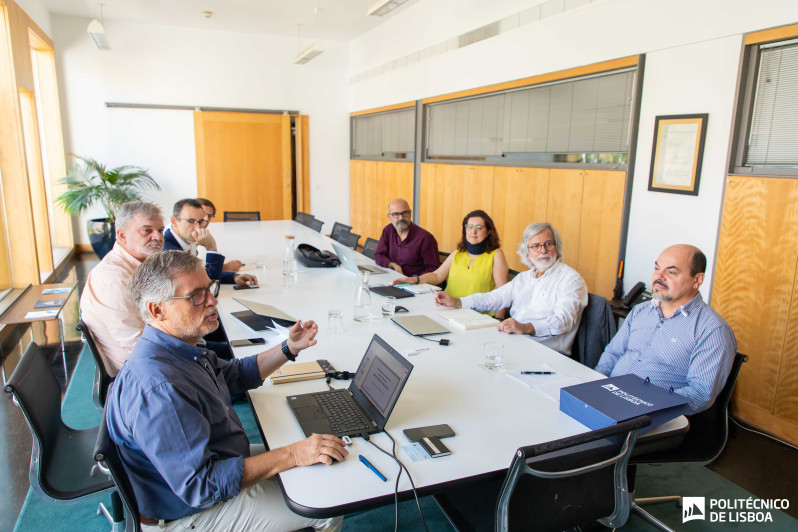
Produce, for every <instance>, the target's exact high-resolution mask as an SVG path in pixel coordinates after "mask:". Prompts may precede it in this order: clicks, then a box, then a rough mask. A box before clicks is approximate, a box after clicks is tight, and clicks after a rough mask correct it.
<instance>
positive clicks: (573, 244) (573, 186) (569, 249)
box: [546, 170, 585, 267]
mask: <svg viewBox="0 0 798 532" xmlns="http://www.w3.org/2000/svg"><path fill="white" fill-rule="evenodd" d="M584 173H585V172H584V170H551V171H550V172H549V201H548V210H547V216H548V220H546V221H547V222H549V223H550V224H551V225H553V226H554V228H555V229H556V230H557V232H558V233H560V238H562V242H563V244H562V247H563V260H564V261H565V263H566V264H569V265H571V267H575V266H576V264H577V257H578V254H579V232H580V231H581V230H582V225H581V216H582V214H581V213H582V188H583V182H584V175H583V174H584Z"/></svg>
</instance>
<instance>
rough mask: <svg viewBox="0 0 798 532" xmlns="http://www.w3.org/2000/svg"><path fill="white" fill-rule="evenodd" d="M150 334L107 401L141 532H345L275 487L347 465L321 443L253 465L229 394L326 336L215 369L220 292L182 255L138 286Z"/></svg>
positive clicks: (141, 272) (134, 281)
mask: <svg viewBox="0 0 798 532" xmlns="http://www.w3.org/2000/svg"><path fill="white" fill-rule="evenodd" d="M129 287H130V291H131V293H132V295H133V299H134V301H135V303H136V306H137V307H138V309H139V312H140V313H141V315H142V318H143V319H144V321H145V322H146V324H147V325H146V326H145V328H144V332H143V333H142V335H141V338H140V339H139V341H138V342H137V344H136V346H135V347H134V348H133V352H132V353H131V355H130V358H129V359H128V361H127V362H126V363H125V365H124V366H123V367H122V370H121V371H120V372H119V375H118V376H117V378H116V380H115V381H114V384H113V386H112V387H111V389H110V390H109V392H108V402H107V422H108V429H109V433H110V435H111V438H112V439H113V441H114V442H115V443H116V445H117V447H118V448H119V453H120V455H121V458H122V462H123V463H124V466H125V469H126V471H127V473H128V475H129V476H130V481H131V484H132V486H133V491H134V492H135V495H136V499H137V501H138V506H139V511H140V512H141V517H142V525H143V529H144V530H148V529H152V530H155V529H156V527H160V528H158V530H160V529H163V528H166V529H169V530H184V529H197V530H296V529H301V528H304V527H308V526H313V527H315V528H317V529H319V530H336V529H338V528H339V527H340V524H341V520H340V518H333V519H327V520H317V519H308V518H304V517H301V516H299V515H296V514H294V513H293V512H291V511H290V510H289V509H288V507H287V506H286V505H285V502H284V500H283V497H282V495H281V494H280V489H279V486H278V485H277V482H275V481H273V480H267V479H273V477H275V475H277V474H278V473H280V472H282V471H285V470H287V469H291V468H293V467H296V466H304V465H311V464H315V463H324V464H327V465H329V464H331V463H332V461H333V460H343V459H344V457H345V456H346V455H347V454H348V453H347V451H346V450H345V448H344V443H343V441H341V440H340V439H338V438H336V437H334V436H331V435H320V434H314V435H313V436H311V437H310V438H307V439H305V440H302V441H299V442H296V443H294V444H291V445H289V446H287V447H282V448H278V449H273V450H271V451H268V452H265V453H262V454H258V455H257V456H250V446H249V441H248V440H247V437H246V434H245V433H244V429H243V427H242V425H241V421H240V420H239V418H238V416H237V415H236V413H235V410H234V409H233V408H232V404H231V403H230V394H231V393H232V394H237V393H241V392H244V391H246V390H250V389H253V388H257V387H258V386H260V385H261V384H262V383H263V380H264V379H265V378H266V377H267V376H268V375H269V374H270V373H272V372H273V371H275V370H276V369H277V368H279V367H280V366H281V365H282V364H284V363H285V361H286V360H287V359H291V360H293V359H294V358H295V357H296V355H297V354H298V353H299V352H300V351H302V350H303V349H305V348H307V347H310V346H312V345H314V344H315V343H316V340H315V336H316V333H317V332H318V326H317V325H316V324H315V323H313V322H306V323H304V324H303V323H302V322H301V321H300V322H298V323H297V324H295V325H294V326H293V327H291V329H290V330H289V335H288V339H287V340H286V341H284V342H283V344H282V346H276V347H274V348H272V349H270V350H268V351H265V352H263V353H260V354H259V355H256V356H252V357H247V358H244V359H234V360H230V361H226V360H221V359H219V358H217V356H216V354H215V353H214V352H213V351H211V350H208V349H206V348H205V347H204V343H203V342H201V339H202V337H203V336H204V335H206V334H207V333H209V332H211V331H212V330H214V329H215V328H216V327H218V325H219V320H218V313H217V310H216V304H217V302H218V301H217V299H216V296H217V295H218V293H219V281H218V280H215V281H211V280H210V278H209V277H208V275H207V273H206V272H205V269H204V268H203V265H202V261H200V260H199V259H197V258H196V257H194V256H192V255H190V254H188V253H184V252H181V251H164V252H161V253H156V254H154V255H152V256H150V257H148V258H147V259H146V260H145V261H144V262H143V263H142V265H141V266H140V267H139V268H138V269H137V270H136V272H135V273H134V274H133V276H132V277H131V279H130V283H129Z"/></svg>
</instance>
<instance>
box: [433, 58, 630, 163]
mask: <svg viewBox="0 0 798 532" xmlns="http://www.w3.org/2000/svg"><path fill="white" fill-rule="evenodd" d="M635 73H636V69H634V68H633V69H626V70H623V71H615V72H612V73H602V74H595V75H591V76H585V77H582V78H579V79H576V80H574V79H571V80H563V81H557V82H551V83H545V84H540V85H535V86H532V87H524V88H520V89H512V90H506V91H502V92H499V93H493V94H488V95H482V96H475V97H472V98H464V99H460V100H456V101H446V102H441V103H433V104H429V105H428V106H427V114H426V119H427V121H426V127H427V137H426V138H427V148H426V159H427V160H460V161H486V162H491V163H506V164H512V165H514V166H518V165H526V164H529V165H535V164H550V163H594V164H626V163H627V161H628V155H629V154H628V152H629V131H630V126H631V116H632V99H633V94H634V85H635Z"/></svg>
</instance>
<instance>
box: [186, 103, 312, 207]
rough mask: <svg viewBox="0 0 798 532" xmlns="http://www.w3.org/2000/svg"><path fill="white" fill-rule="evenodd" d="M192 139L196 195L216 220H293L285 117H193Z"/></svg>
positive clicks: (214, 113)
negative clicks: (234, 215) (230, 216)
mask: <svg viewBox="0 0 798 532" xmlns="http://www.w3.org/2000/svg"><path fill="white" fill-rule="evenodd" d="M194 136H195V142H196V150H197V193H198V194H199V196H200V197H205V198H208V199H210V200H211V201H213V203H214V204H215V205H216V208H217V210H218V211H219V215H220V217H221V214H222V213H223V212H224V211H259V212H260V218H261V220H281V219H282V220H290V219H292V218H293V216H294V213H293V202H294V184H293V175H292V173H293V162H292V155H291V153H292V150H291V117H290V116H289V115H287V114H283V115H276V114H263V113H227V112H217V111H197V112H195V113H194ZM302 146H305V147H306V145H305V144H304V143H300V144H299V145H298V146H297V148H298V150H297V153H298V154H299V156H301V155H302Z"/></svg>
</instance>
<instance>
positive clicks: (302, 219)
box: [294, 212, 315, 227]
mask: <svg viewBox="0 0 798 532" xmlns="http://www.w3.org/2000/svg"><path fill="white" fill-rule="evenodd" d="M314 219H315V217H314V216H313V215H312V214H307V213H305V212H297V213H296V216H294V221H295V222H298V223H301V224H302V225H304V226H306V227H310V224H311V222H312V221H313V220H314Z"/></svg>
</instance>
